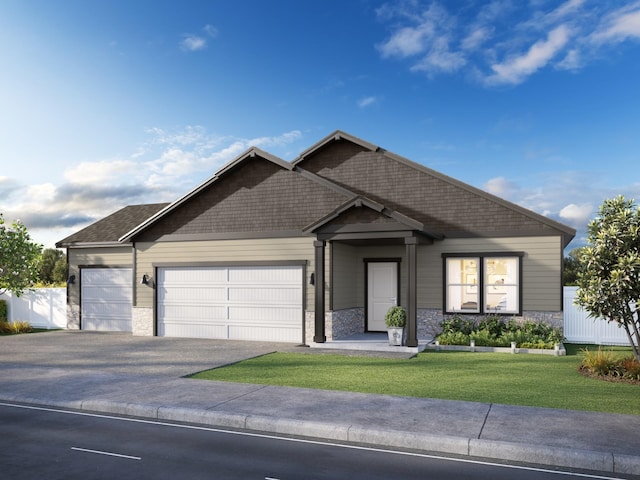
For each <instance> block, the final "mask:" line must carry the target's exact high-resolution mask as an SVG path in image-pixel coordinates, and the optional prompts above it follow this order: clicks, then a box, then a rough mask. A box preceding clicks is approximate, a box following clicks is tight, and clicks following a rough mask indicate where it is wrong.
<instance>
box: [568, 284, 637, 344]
mask: <svg viewBox="0 0 640 480" xmlns="http://www.w3.org/2000/svg"><path fill="white" fill-rule="evenodd" d="M577 291H578V287H564V336H565V338H566V339H567V341H568V342H570V343H593V344H595V345H629V339H628V338H627V334H626V333H625V331H624V329H622V328H619V327H618V324H617V323H609V322H607V321H606V320H603V319H601V318H591V317H589V314H588V313H587V312H586V311H584V310H583V309H582V308H580V307H578V306H577V305H576V304H575V303H574V300H575V298H576V293H577Z"/></svg>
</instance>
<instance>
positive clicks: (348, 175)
mask: <svg viewBox="0 0 640 480" xmlns="http://www.w3.org/2000/svg"><path fill="white" fill-rule="evenodd" d="M346 144H349V145H351V147H349V148H350V151H349V152H348V153H345V152H344V151H339V150H337V149H340V148H341V149H342V150H344V149H347V147H346ZM334 149H335V150H334ZM354 158H360V160H359V163H357V162H356V160H354ZM348 162H352V165H350V166H349V167H345V166H344V165H346V164H347V163H348ZM292 163H293V165H295V166H296V168H297V169H304V170H309V171H311V172H313V173H315V174H316V175H318V176H321V177H322V178H324V179H326V180H328V181H332V182H336V183H338V184H339V185H340V186H342V187H345V188H348V189H350V190H352V191H353V192H354V193H355V194H357V195H362V196H366V197H367V198H369V199H371V200H373V201H376V202H379V203H383V204H384V205H385V206H386V207H388V208H390V209H393V210H395V211H397V212H400V213H404V214H405V215H407V216H409V217H411V218H413V219H415V220H417V221H421V222H423V223H424V224H425V225H426V226H427V228H428V229H429V230H430V231H432V232H441V233H443V234H444V235H445V236H474V235H483V236H488V235H492V234H494V233H495V234H500V235H502V236H506V235H507V234H508V231H509V229H510V225H511V226H513V225H517V227H516V228H515V229H512V233H513V234H520V235H522V234H527V233H534V231H537V232H538V234H543V230H547V232H548V233H547V234H549V233H551V232H554V233H555V234H558V233H559V234H560V235H562V237H563V243H564V246H566V245H567V244H568V243H569V242H570V241H571V240H572V239H573V237H574V236H575V233H576V232H575V230H574V229H573V228H571V227H568V226H566V225H564V224H562V223H560V222H557V221H555V220H553V219H550V218H548V217H545V216H543V215H540V214H538V213H535V212H533V211H531V210H528V209H526V208H524V207H521V206H519V205H516V204H514V203H512V202H509V201H507V200H504V199H502V198H499V197H496V196H495V195H492V194H490V193H488V192H485V191H484V190H480V189H478V188H476V187H473V186H471V185H468V184H466V183H464V182H461V181H459V180H456V179H454V178H452V177H449V176H447V175H445V174H442V173H440V172H437V171H435V170H432V169H430V168H428V167H425V166H424V165H420V164H418V163H415V162H413V161H411V160H408V159H407V158H404V157H402V156H400V155H397V154H395V153H392V152H389V151H387V150H385V149H383V148H381V147H378V146H376V145H373V144H371V143H369V142H366V141H364V140H361V139H359V138H357V137H353V136H352V135H349V134H347V133H345V132H342V131H340V130H336V131H335V132H333V133H332V134H330V135H328V136H327V137H325V138H324V139H323V140H321V141H320V142H318V143H316V144H315V145H314V146H313V147H311V148H309V149H307V150H305V151H304V152H303V153H302V154H301V155H300V156H298V158H296V159H295V160H294V161H293V162H292ZM456 203H457V204H456ZM482 217H484V220H483V219H482ZM483 221H484V222H485V223H486V225H482V223H483ZM474 224H477V225H474ZM478 227H479V228H478ZM481 231H482V233H481Z"/></svg>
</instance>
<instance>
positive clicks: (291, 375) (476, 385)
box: [193, 345, 640, 415]
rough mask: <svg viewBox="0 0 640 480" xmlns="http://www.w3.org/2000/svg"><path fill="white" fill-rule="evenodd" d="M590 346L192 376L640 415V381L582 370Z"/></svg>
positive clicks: (323, 358)
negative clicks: (562, 352)
mask: <svg viewBox="0 0 640 480" xmlns="http://www.w3.org/2000/svg"><path fill="white" fill-rule="evenodd" d="M585 347H586V346H585V345H566V348H567V356H566V357H555V356H546V355H511V354H503V353H470V352H434V351H429V352H424V353H421V354H419V355H417V356H416V357H414V358H412V359H410V360H397V359H388V358H370V357H350V356H342V355H326V354H305V353H274V354H271V355H265V356H263V357H258V358H254V359H251V360H246V361H243V362H240V363H237V364H234V365H230V366H228V367H223V368H217V369H214V370H208V371H205V372H201V373H198V374H196V375H194V376H193V378H198V379H206V380H220V381H225V382H242V383H255V384H263V385H279V386H291V387H302V388H318V389H326V390H344V391H352V392H363V393H378V394H389V395H401V396H412V397H426V398H441V399H448V400H467V401H473V402H486V403H501V404H510V405H526V406H535V407H549V408H562V409H570V410H589V411H596V412H608V413H626V414H632V415H640V401H639V400H638V396H639V394H640V386H638V385H629V384H623V383H609V382H604V381H601V380H598V379H593V378H586V377H583V376H582V375H581V374H580V373H579V372H578V365H579V364H580V360H581V358H582V357H581V349H582V348H585ZM590 348H591V349H593V348H594V347H593V346H590ZM596 348H597V347H596ZM617 350H620V349H617ZM628 351H629V352H630V349H629V350H628Z"/></svg>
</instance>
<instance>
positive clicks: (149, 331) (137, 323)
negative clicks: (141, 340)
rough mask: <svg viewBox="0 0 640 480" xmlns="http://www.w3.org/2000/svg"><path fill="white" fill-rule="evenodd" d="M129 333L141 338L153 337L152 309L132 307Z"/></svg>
mask: <svg viewBox="0 0 640 480" xmlns="http://www.w3.org/2000/svg"><path fill="white" fill-rule="evenodd" d="M131 331H132V333H133V334H134V335H137V336H141V337H152V336H153V308H149V307H133V308H132V311H131Z"/></svg>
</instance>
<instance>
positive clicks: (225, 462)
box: [0, 404, 629, 480]
mask: <svg viewBox="0 0 640 480" xmlns="http://www.w3.org/2000/svg"><path fill="white" fill-rule="evenodd" d="M0 472H1V476H2V478H10V479H16V480H20V479H29V480H31V479H36V478H38V479H39V478H47V479H49V480H53V479H76V478H78V479H102V478H104V479H113V478H118V479H122V480H124V479H145V478H153V479H165V478H166V479H175V478H184V479H200V478H202V479H205V478H206V479H212V478H224V479H235V478H238V479H260V480H265V479H278V480H289V479H340V478H348V479H350V480H356V479H368V480H370V479H390V478H402V479H420V480H424V479H425V478H428V479H451V478H456V479H491V480H500V479H513V478H517V479H519V480H529V479H536V480H540V479H542V480H545V479H554V480H562V479H565V478H566V479H572V478H601V479H605V478H614V477H612V476H609V475H602V476H591V475H587V476H586V477H585V475H584V474H582V475H580V476H579V477H576V476H574V474H570V473H559V472H557V471H555V472H554V471H550V470H544V469H533V468H523V467H518V466H500V465H496V464H493V463H490V462H470V461H469V460H468V459H465V460H459V459H447V458H443V457H437V456H428V455H424V454H413V453H408V452H390V451H383V450H379V449H370V448H360V447H357V446H342V445H335V444H328V443H324V442H309V441H304V440H299V439H283V438H276V437H273V436H266V435H256V434H252V433H250V432H233V431H222V430H218V429H212V428H202V427H197V426H189V425H177V424H167V423H159V422H151V421H146V420H136V419H127V418H118V417H113V416H104V415H92V414H87V413H78V412H70V411H63V410H54V409H47V408H38V407H30V406H14V405H10V404H0ZM615 478H625V477H615ZM626 478H629V477H626Z"/></svg>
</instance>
